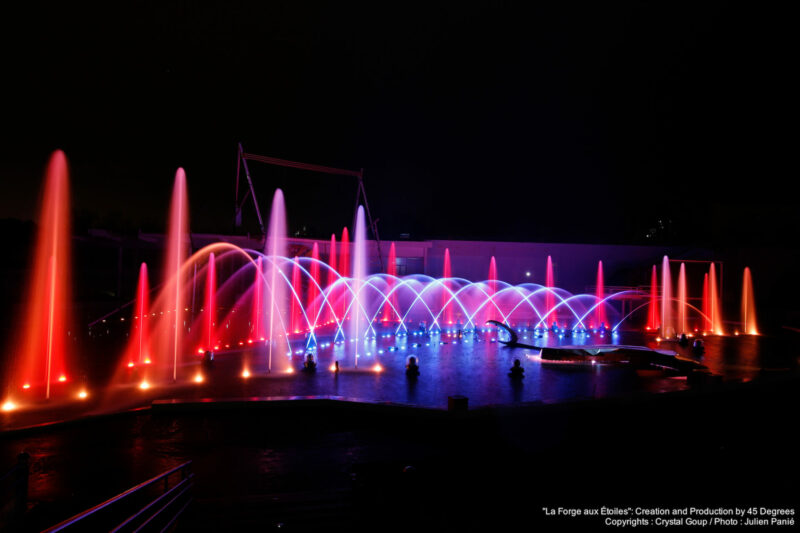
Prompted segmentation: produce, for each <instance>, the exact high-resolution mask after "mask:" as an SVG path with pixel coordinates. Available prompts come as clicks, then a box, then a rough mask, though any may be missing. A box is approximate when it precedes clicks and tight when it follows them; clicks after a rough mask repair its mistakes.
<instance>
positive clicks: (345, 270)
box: [339, 228, 350, 320]
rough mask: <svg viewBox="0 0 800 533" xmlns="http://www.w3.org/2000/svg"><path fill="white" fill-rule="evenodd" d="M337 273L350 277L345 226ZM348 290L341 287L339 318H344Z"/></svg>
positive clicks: (348, 238)
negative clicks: (340, 311)
mask: <svg viewBox="0 0 800 533" xmlns="http://www.w3.org/2000/svg"><path fill="white" fill-rule="evenodd" d="M339 251H340V253H339V274H341V275H342V276H344V277H345V278H349V277H350V234H349V232H348V231H347V228H344V229H343V230H342V243H341V246H340V248H339ZM349 292H350V291H348V290H347V288H346V287H345V286H343V287H342V292H341V300H342V304H341V305H342V313H341V314H340V315H339V318H340V319H341V320H344V318H345V316H344V315H345V313H346V312H347V303H348V302H349V301H350V294H349Z"/></svg>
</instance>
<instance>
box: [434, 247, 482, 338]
mask: <svg viewBox="0 0 800 533" xmlns="http://www.w3.org/2000/svg"><path fill="white" fill-rule="evenodd" d="M443 270H444V272H443V276H444V291H442V307H443V308H444V321H445V324H447V325H452V324H453V305H452V304H450V303H449V301H450V299H451V298H452V295H451V294H450V281H449V280H450V278H452V277H453V272H452V268H451V266H450V248H445V249H444V269H443ZM489 275H490V276H491V273H490V274H489Z"/></svg>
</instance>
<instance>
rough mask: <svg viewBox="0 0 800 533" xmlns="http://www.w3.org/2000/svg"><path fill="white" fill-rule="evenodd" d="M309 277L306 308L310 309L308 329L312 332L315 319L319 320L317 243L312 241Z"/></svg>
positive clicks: (315, 322)
mask: <svg viewBox="0 0 800 533" xmlns="http://www.w3.org/2000/svg"><path fill="white" fill-rule="evenodd" d="M311 259H312V261H311V268H310V270H311V279H310V280H309V282H308V306H307V307H308V309H309V310H310V311H311V314H310V315H309V316H310V317H311V324H310V326H309V327H310V329H311V333H313V332H314V328H315V327H316V324H317V321H318V320H319V317H318V315H319V303H318V302H317V297H318V296H319V289H318V288H317V286H318V285H319V283H320V279H319V244H317V243H314V246H313V247H312V248H311Z"/></svg>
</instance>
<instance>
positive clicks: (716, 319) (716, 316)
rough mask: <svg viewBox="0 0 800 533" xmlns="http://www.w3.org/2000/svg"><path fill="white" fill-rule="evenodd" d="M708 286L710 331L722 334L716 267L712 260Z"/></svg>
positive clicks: (723, 332) (720, 303)
mask: <svg viewBox="0 0 800 533" xmlns="http://www.w3.org/2000/svg"><path fill="white" fill-rule="evenodd" d="M708 287H709V288H708V295H709V296H708V298H709V308H710V313H709V317H710V318H711V331H712V332H713V333H714V334H715V335H724V334H725V331H724V330H723V329H722V302H721V299H720V294H719V291H718V290H717V267H716V265H715V264H714V263H713V262H712V263H711V266H710V267H709V270H708Z"/></svg>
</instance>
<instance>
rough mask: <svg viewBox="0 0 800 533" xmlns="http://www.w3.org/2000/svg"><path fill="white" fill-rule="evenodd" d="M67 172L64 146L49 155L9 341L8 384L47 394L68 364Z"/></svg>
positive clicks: (64, 377)
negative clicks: (14, 336)
mask: <svg viewBox="0 0 800 533" xmlns="http://www.w3.org/2000/svg"><path fill="white" fill-rule="evenodd" d="M69 210H70V206H69V173H68V170H67V158H66V156H65V155H64V152H62V151H61V150H57V151H55V152H53V154H52V155H51V156H50V162H49V163H48V165H47V171H46V174H45V183H44V189H43V193H42V197H41V204H40V210H39V220H38V223H39V228H38V234H37V237H36V248H35V249H34V254H33V265H32V267H31V275H30V278H29V279H28V285H27V289H26V298H25V306H26V307H25V309H24V311H23V314H22V316H23V317H24V322H23V325H22V329H21V331H22V334H21V336H20V338H19V339H18V340H17V342H16V343H15V344H14V345H12V346H14V347H16V346H21V350H19V351H17V349H16V348H12V352H13V353H18V359H17V360H16V361H15V362H14V364H13V370H12V372H10V373H9V375H10V380H9V382H8V384H7V385H8V388H9V389H10V390H17V388H18V387H23V388H31V387H35V388H36V389H37V391H38V390H39V389H41V391H42V394H43V395H44V397H45V398H46V399H50V393H51V385H54V384H57V383H60V382H65V381H67V380H68V379H69V378H70V377H71V376H69V375H68V373H67V369H68V365H69V364H71V362H72V361H71V357H70V355H71V354H70V349H69V344H68V341H69V337H70V336H71V331H72V328H71V327H70V319H69V316H70V314H69V313H68V307H69V306H70V304H71V290H70V281H71V279H70V275H71V257H70V250H71V245H70V244H71V243H70V239H71V238H72V236H71V234H70V216H69V215H70V213H69Z"/></svg>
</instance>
